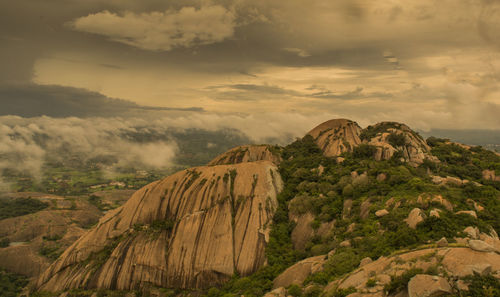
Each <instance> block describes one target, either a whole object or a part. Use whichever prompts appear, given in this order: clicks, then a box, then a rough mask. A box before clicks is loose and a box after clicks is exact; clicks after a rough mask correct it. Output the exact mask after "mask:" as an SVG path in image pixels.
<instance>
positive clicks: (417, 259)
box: [324, 247, 500, 296]
mask: <svg viewBox="0 0 500 297" xmlns="http://www.w3.org/2000/svg"><path fill="white" fill-rule="evenodd" d="M430 267H437V269H438V271H440V274H439V276H426V277H425V279H424V281H425V283H427V284H428V285H429V286H430V287H435V286H437V288H438V289H439V288H441V289H445V291H446V290H448V286H446V284H445V282H446V283H448V285H450V284H452V282H453V281H454V280H456V279H457V278H461V277H464V276H467V275H472V274H473V273H474V272H476V273H483V274H484V273H488V272H491V273H492V274H497V273H499V271H500V255H499V254H496V253H491V252H478V251H474V250H472V249H470V248H463V247H443V248H432V249H431V248H429V249H422V250H417V251H411V252H407V253H402V254H397V255H394V256H391V257H387V258H386V257H380V258H379V259H378V260H376V261H373V262H371V263H368V264H366V265H363V266H362V267H360V268H358V269H357V270H354V271H353V272H351V273H349V274H348V275H347V276H345V277H343V278H341V279H339V280H336V281H333V282H331V283H329V284H328V285H327V286H326V287H325V288H324V291H325V293H329V292H330V293H331V292H334V291H335V290H337V289H347V288H349V287H353V288H355V289H356V290H357V293H356V294H357V295H353V296H386V295H385V293H384V292H383V290H384V285H386V284H388V283H390V282H391V276H399V275H401V274H403V273H404V272H405V271H408V270H410V269H412V268H416V269H422V270H423V271H426V270H427V269H429V268H430ZM445 276H446V278H445ZM429 277H430V278H431V279H429ZM436 278H437V281H436ZM369 279H374V280H375V282H376V283H375V285H374V286H367V281H368V280H369ZM417 280H419V279H416V280H414V283H413V284H409V286H408V290H404V291H402V292H401V294H403V295H401V296H407V295H405V294H408V293H409V292H412V293H413V294H414V295H413V296H419V295H415V293H416V292H417V291H418V290H425V289H426V287H427V286H425V287H422V286H416V284H417V283H420V282H416V281H417ZM420 280H422V279H420ZM436 282H437V283H438V284H435V283H436ZM418 287H420V288H418ZM430 287H429V289H430ZM398 296H399V295H398ZM423 296H434V295H423Z"/></svg>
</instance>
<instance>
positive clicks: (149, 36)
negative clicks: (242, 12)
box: [70, 5, 236, 51]
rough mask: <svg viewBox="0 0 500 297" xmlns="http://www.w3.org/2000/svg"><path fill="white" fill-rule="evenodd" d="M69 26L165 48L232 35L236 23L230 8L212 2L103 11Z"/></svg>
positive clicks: (150, 47)
mask: <svg viewBox="0 0 500 297" xmlns="http://www.w3.org/2000/svg"><path fill="white" fill-rule="evenodd" d="M70 26H71V27H72V28H73V29H74V30H77V31H81V32H87V33H93V34H98V35H103V36H106V37H107V38H109V39H110V40H112V41H116V42H121V43H124V44H127V45H131V46H135V47H138V48H141V49H145V50H152V51H169V50H171V49H173V48H176V47H192V46H196V45H204V44H212V43H216V42H221V41H223V40H225V39H227V38H230V37H232V36H233V34H234V29H235V27H236V22H235V15H234V13H233V12H232V11H230V10H228V9H226V8H224V7H222V6H219V5H212V6H202V7H201V8H199V9H196V8H195V7H187V6H186V7H183V8H181V9H180V10H178V11H175V10H166V11H165V12H159V11H154V12H150V13H134V12H130V11H125V12H123V13H121V14H117V13H113V12H110V11H107V10H105V11H101V12H98V13H95V14H89V15H87V16H84V17H80V18H77V19H75V20H74V21H72V22H71V23H70Z"/></svg>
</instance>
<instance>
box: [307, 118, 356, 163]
mask: <svg viewBox="0 0 500 297" xmlns="http://www.w3.org/2000/svg"><path fill="white" fill-rule="evenodd" d="M360 133H361V127H360V126H359V125H358V124H357V123H356V122H353V121H351V120H346V119H335V120H329V121H326V122H324V123H322V124H320V125H319V126H317V127H316V128H314V129H312V130H311V131H309V133H307V134H308V135H311V136H312V137H313V139H314V141H316V143H317V144H318V146H319V147H320V148H321V150H323V153H324V155H325V156H327V157H335V156H339V155H340V154H342V153H343V152H352V150H353V149H354V147H356V146H358V145H359V144H361V139H360V138H359V134H360Z"/></svg>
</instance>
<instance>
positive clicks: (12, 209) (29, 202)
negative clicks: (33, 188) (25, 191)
mask: <svg viewBox="0 0 500 297" xmlns="http://www.w3.org/2000/svg"><path fill="white" fill-rule="evenodd" d="M47 207H49V204H48V203H46V202H42V201H40V200H36V199H32V198H16V199H11V198H0V220H3V219H6V218H12V217H18V216H24V215H27V214H30V213H34V212H37V211H40V210H42V209H45V208H47Z"/></svg>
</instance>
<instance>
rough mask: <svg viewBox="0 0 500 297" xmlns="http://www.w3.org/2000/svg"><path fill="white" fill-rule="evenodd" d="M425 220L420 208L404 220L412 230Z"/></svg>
mask: <svg viewBox="0 0 500 297" xmlns="http://www.w3.org/2000/svg"><path fill="white" fill-rule="evenodd" d="M424 219H425V214H424V212H423V211H422V210H421V209H420V208H414V209H412V211H411V212H410V214H409V215H408V218H406V219H405V222H406V223H407V224H408V226H409V227H410V228H412V229H416V228H417V224H418V223H420V222H423V221H424Z"/></svg>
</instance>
